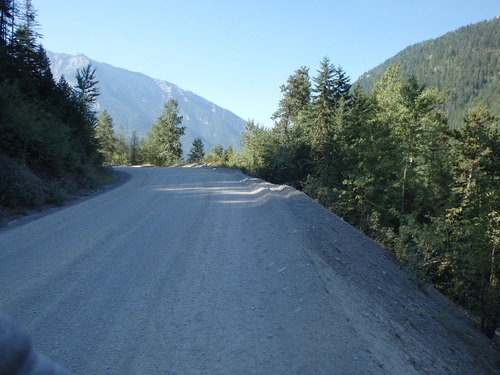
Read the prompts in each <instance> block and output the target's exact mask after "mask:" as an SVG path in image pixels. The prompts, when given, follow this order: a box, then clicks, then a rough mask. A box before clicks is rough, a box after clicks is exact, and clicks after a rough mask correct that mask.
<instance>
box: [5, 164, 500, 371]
mask: <svg viewBox="0 0 500 375" xmlns="http://www.w3.org/2000/svg"><path fill="white" fill-rule="evenodd" d="M118 170H121V171H125V172H126V173H128V174H130V175H131V178H130V179H129V180H128V181H127V182H126V183H125V184H123V185H121V186H119V187H117V188H115V189H113V190H110V191H108V192H106V193H103V194H101V195H98V196H96V197H94V198H92V199H89V200H86V201H84V202H81V203H79V204H76V205H72V206H68V207H66V208H63V209H61V210H58V211H56V212H53V213H51V214H49V215H46V216H43V217H40V218H37V219H36V220H31V221H27V222H26V223H22V225H14V226H12V227H11V228H9V227H7V228H5V229H3V230H2V231H1V232H0V312H2V313H4V314H6V315H8V316H10V317H12V318H14V319H16V320H17V321H19V322H20V323H21V324H23V325H24V326H25V327H27V328H28V330H29V331H30V332H31V334H32V336H33V342H34V346H35V348H37V350H39V351H40V352H41V353H43V354H44V355H45V356H47V357H49V358H51V359H52V360H53V361H55V362H57V363H59V364H60V365H62V366H63V367H65V368H66V369H67V370H68V372H69V373H72V374H87V375H90V374H162V375H174V374H175V375H181V374H397V375H401V374H494V373H495V372H497V371H499V367H498V362H495V360H496V361H498V358H496V359H495V356H496V355H497V354H496V353H495V351H494V349H493V348H492V346H491V345H490V344H489V342H488V340H486V338H485V337H483V336H482V335H481V334H480V333H479V332H478V330H477V328H476V327H475V326H474V324H473V323H471V322H470V321H469V320H467V319H466V318H465V316H464V314H463V313H462V312H460V311H459V310H458V309H457V308H455V307H454V306H453V305H451V304H450V303H449V302H447V300H446V299H444V298H443V297H442V296H441V295H440V294H439V293H437V292H436V291H434V290H432V289H431V288H419V287H418V286H417V285H416V284H415V283H414V282H413V281H412V280H411V279H410V278H409V277H408V276H407V275H406V273H405V272H404V271H403V270H402V269H401V267H400V265H399V264H398V263H397V262H396V261H395V260H394V259H393V258H392V256H391V255H390V254H389V253H388V252H387V251H385V250H384V249H382V248H380V247H378V246H377V245H376V244H375V243H373V242H372V241H371V240H369V239H368V238H366V237H365V236H363V235H362V234H361V233H359V232H357V231H356V230H355V229H353V228H352V227H350V226H349V225H347V224H346V223H345V222H343V221H342V220H340V219H339V218H337V217H336V216H335V215H333V214H331V213H329V212H328V211H326V210H325V209H324V208H322V207H321V206H319V205H318V204H316V203H315V202H313V201H312V200H311V199H309V198H308V197H306V196H305V195H303V194H302V193H299V192H297V191H296V190H294V189H292V188H289V187H285V186H276V185H272V184H269V183H265V182H263V181H261V180H256V179H251V178H249V177H247V176H244V175H242V174H241V173H239V172H236V171H230V170H224V169H211V168H181V167H178V168H153V167H142V168H118ZM497 373H500V371H499V372H497Z"/></svg>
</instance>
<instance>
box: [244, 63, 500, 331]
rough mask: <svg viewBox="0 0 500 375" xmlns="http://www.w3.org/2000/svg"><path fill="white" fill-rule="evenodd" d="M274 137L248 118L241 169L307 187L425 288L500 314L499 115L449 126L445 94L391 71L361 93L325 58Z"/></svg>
mask: <svg viewBox="0 0 500 375" xmlns="http://www.w3.org/2000/svg"><path fill="white" fill-rule="evenodd" d="M281 90H282V92H283V98H282V99H281V101H280V102H279V108H278V110H277V111H276V113H275V114H274V116H273V118H274V120H275V123H276V126H275V127H274V128H273V129H271V130H269V129H265V128H263V127H261V126H259V125H258V124H255V123H254V122H252V121H250V122H249V123H248V124H247V128H246V131H245V133H244V134H243V142H242V146H243V150H242V152H241V154H240V163H241V165H242V166H243V167H244V168H245V169H246V170H247V171H249V172H251V173H254V174H256V175H258V176H260V177H261V178H264V179H267V180H270V181H272V182H275V183H286V184H291V185H294V186H296V187H297V188H300V189H302V190H303V191H305V192H306V193H307V194H309V195H310V196H312V197H313V198H315V199H317V200H318V201H319V202H320V203H322V204H323V205H324V206H325V207H327V208H329V209H331V210H332V211H333V212H335V213H336V214H338V215H339V216H341V217H342V218H344V219H345V220H347V221H348V222H350V223H351V224H353V225H354V226H356V227H357V228H359V229H361V230H362V231H364V232H365V233H366V234H367V235H369V236H371V237H372V238H374V239H376V240H377V241H378V242H379V243H381V244H382V245H384V246H386V247H388V248H391V249H392V250H393V251H394V253H395V254H396V256H397V257H398V258H399V259H400V260H402V261H403V263H404V264H405V265H406V266H407V267H408V269H409V270H410V271H412V273H413V274H414V275H415V276H417V277H418V280H419V281H420V282H425V283H431V284H432V285H434V286H435V287H437V288H438V289H439V290H441V291H442V292H444V293H445V294H446V295H448V296H449V297H450V298H451V299H452V300H454V301H456V302H458V303H460V304H461V305H462V306H465V307H467V308H468V309H469V310H471V311H473V312H475V313H477V314H478V315H479V316H480V317H481V325H482V329H483V331H484V332H485V333H486V334H487V335H488V336H489V337H494V334H495V329H496V327H497V325H498V321H499V319H500V257H499V256H498V247H499V245H500V231H499V228H500V225H499V224H500V179H499V170H500V157H499V155H500V140H499V134H498V126H497V118H496V117H495V116H493V114H492V113H491V112H490V111H489V110H488V109H487V108H486V107H485V106H482V105H478V106H475V107H473V108H469V109H468V112H467V114H466V116H465V118H464V122H463V125H462V127H461V128H459V129H454V130H452V129H450V127H449V126H448V121H447V116H446V113H445V112H444V111H443V110H442V108H443V102H444V99H443V95H442V94H441V93H440V92H439V91H438V90H437V89H432V88H427V87H425V86H424V85H422V84H421V83H419V82H418V81H417V79H416V78H415V77H410V78H407V79H404V78H402V75H401V73H400V69H399V67H398V66H393V67H391V68H389V69H388V70H387V71H386V72H385V73H384V74H383V75H382V76H381V78H380V79H379V80H378V81H377V82H375V84H374V87H373V92H372V94H370V95H366V94H364V93H363V92H362V91H361V90H360V89H359V87H351V85H350V83H349V78H348V77H347V76H346V74H345V73H344V72H343V70H342V69H341V68H339V67H336V66H334V65H333V64H331V63H330V61H329V60H328V59H326V58H325V59H324V60H323V61H322V62H321V65H320V69H319V70H318V72H317V74H316V76H315V77H313V79H312V81H311V80H310V79H309V72H308V69H307V68H305V67H302V68H300V69H299V70H297V71H296V72H295V73H294V74H292V75H291V76H290V78H289V79H288V81H287V83H286V84H285V85H283V86H282V87H281Z"/></svg>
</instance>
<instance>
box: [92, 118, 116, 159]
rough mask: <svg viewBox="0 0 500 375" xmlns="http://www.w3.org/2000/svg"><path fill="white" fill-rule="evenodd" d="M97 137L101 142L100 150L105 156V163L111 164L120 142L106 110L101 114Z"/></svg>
mask: <svg viewBox="0 0 500 375" xmlns="http://www.w3.org/2000/svg"><path fill="white" fill-rule="evenodd" d="M95 136H96V138H97V141H98V142H99V149H98V150H99V152H100V153H101V154H103V156H104V162H105V163H107V164H111V163H112V160H113V153H114V152H115V150H116V143H117V141H118V140H117V138H116V136H115V131H114V129H113V119H112V118H111V116H110V115H109V113H108V111H106V110H103V111H102V112H101V113H100V114H99V117H98V119H97V127H96V129H95Z"/></svg>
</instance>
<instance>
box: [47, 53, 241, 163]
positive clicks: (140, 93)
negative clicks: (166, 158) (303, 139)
mask: <svg viewBox="0 0 500 375" xmlns="http://www.w3.org/2000/svg"><path fill="white" fill-rule="evenodd" d="M47 56H48V57H49V59H50V62H51V70H52V73H53V74H54V76H55V77H56V79H58V78H59V77H60V76H61V75H64V77H65V78H66V80H68V82H70V83H72V84H74V83H75V75H76V71H77V69H79V68H82V67H84V66H86V65H87V64H89V63H91V64H92V66H93V67H94V68H96V78H97V80H98V81H99V85H98V86H99V89H100V93H101V94H100V96H99V97H98V98H97V109H98V110H101V109H106V110H107V111H108V112H109V114H110V115H111V117H112V118H113V120H114V124H115V127H116V128H118V127H119V126H122V127H123V128H124V129H125V131H126V132H127V133H130V132H131V131H132V130H134V129H135V130H137V131H138V133H139V135H142V136H144V135H146V134H147V132H148V131H149V129H150V127H151V125H152V124H153V122H154V121H156V119H157V118H158V116H159V115H160V114H161V112H162V110H163V104H164V103H165V102H166V101H167V100H169V99H176V100H177V101H178V102H179V107H180V109H181V113H182V115H183V117H184V120H183V123H182V125H183V126H185V127H186V132H185V135H184V136H183V137H182V139H181V140H182V144H183V150H184V155H186V152H187V151H188V150H189V148H190V146H191V143H192V141H193V140H194V139H195V138H197V137H199V138H201V139H202V141H203V143H204V145H205V152H209V151H210V150H211V149H212V147H213V146H215V145H217V144H221V145H223V146H224V147H228V146H230V145H231V146H233V147H236V148H238V147H239V145H240V140H241V133H242V132H243V130H244V129H245V123H246V121H244V120H243V119H242V118H240V117H238V116H236V115H235V114H234V113H232V112H230V111H228V110H226V109H224V108H221V107H219V106H217V105H216V104H214V103H211V102H210V101H208V100H206V99H204V98H202V97H201V96H198V95H196V94H194V93H192V92H190V91H186V90H182V89H181V88H179V87H178V86H177V85H175V84H173V83H170V82H167V81H163V80H159V79H154V78H151V77H148V76H147V75H145V74H142V73H137V72H131V71H129V70H126V69H122V68H117V67H114V66H112V65H109V64H106V63H101V62H97V61H94V60H92V59H90V58H88V57H86V56H84V55H81V54H80V55H69V54H64V53H53V52H49V51H48V52H47Z"/></svg>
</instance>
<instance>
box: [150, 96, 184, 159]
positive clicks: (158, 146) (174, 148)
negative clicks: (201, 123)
mask: <svg viewBox="0 0 500 375" xmlns="http://www.w3.org/2000/svg"><path fill="white" fill-rule="evenodd" d="M181 123H182V116H181V115H180V114H179V104H178V103H177V101H176V100H174V99H171V100H169V101H168V102H167V103H165V105H164V108H163V113H162V114H161V116H160V117H159V118H158V120H156V122H155V123H154V124H153V126H152V127H151V130H150V131H149V133H148V138H147V139H146V140H145V142H144V144H143V150H144V155H145V158H146V161H147V162H149V163H151V164H154V165H159V166H168V165H174V164H176V163H179V162H180V159H181V156H182V148H181V141H180V137H181V135H183V134H184V129H185V128H184V127H182V126H179V125H180V124H181Z"/></svg>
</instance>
